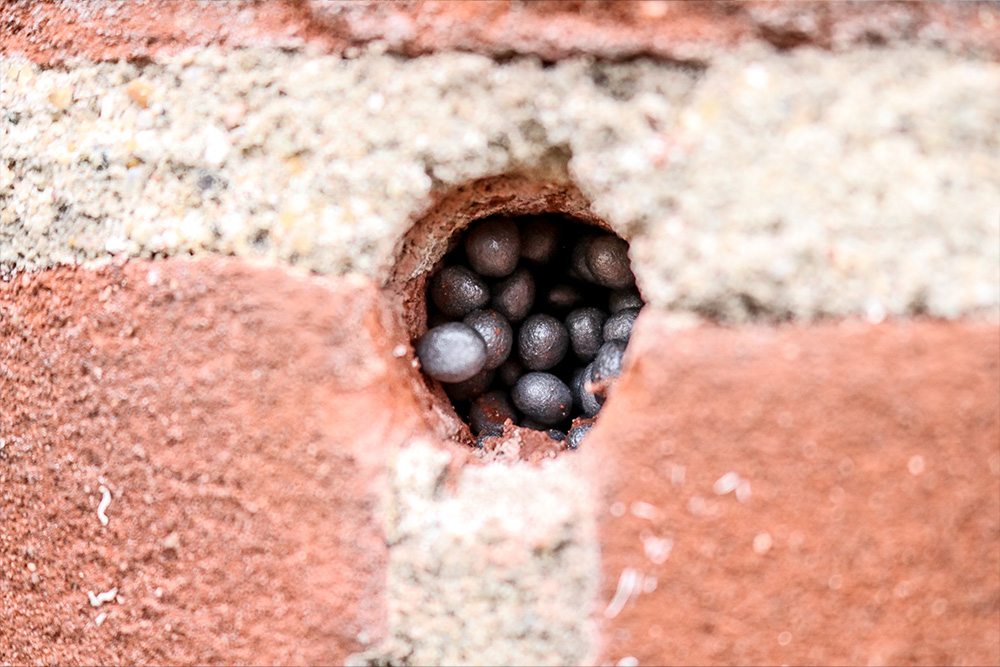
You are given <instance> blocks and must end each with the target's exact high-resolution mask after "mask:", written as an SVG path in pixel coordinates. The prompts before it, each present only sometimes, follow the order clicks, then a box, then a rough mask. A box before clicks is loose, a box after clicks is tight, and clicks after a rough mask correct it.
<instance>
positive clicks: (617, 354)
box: [590, 340, 625, 382]
mask: <svg viewBox="0 0 1000 667" xmlns="http://www.w3.org/2000/svg"><path fill="white" fill-rule="evenodd" d="M624 357H625V343H624V342H622V341H620V340H609V341H608V342H607V343H605V344H604V345H602V346H601V349H600V350H598V351H597V356H596V357H594V363H593V368H592V369H591V371H590V379H591V380H593V381H594V382H603V381H604V380H607V379H610V378H616V377H618V376H619V375H621V372H622V359H624Z"/></svg>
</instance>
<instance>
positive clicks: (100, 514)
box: [97, 484, 111, 526]
mask: <svg viewBox="0 0 1000 667" xmlns="http://www.w3.org/2000/svg"><path fill="white" fill-rule="evenodd" d="M100 491H101V494H102V495H101V502H100V503H98V505H97V518H98V519H99V520H100V522H101V525H102V526H106V525H108V515H107V514H105V513H104V512H105V510H107V509H108V505H110V504H111V492H110V491H108V487H106V486H104V485H103V484H102V485H101V487H100Z"/></svg>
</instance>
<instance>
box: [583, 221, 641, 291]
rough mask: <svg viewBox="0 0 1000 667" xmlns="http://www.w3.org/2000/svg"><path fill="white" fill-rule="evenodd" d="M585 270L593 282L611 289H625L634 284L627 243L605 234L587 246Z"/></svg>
mask: <svg viewBox="0 0 1000 667" xmlns="http://www.w3.org/2000/svg"><path fill="white" fill-rule="evenodd" d="M587 268H588V269H590V273H591V275H593V277H594V282H596V283H597V284H599V285H604V286H605V287H610V288H611V289H625V288H626V287H631V286H632V285H634V284H635V276H634V275H632V267H631V265H630V264H629V261H628V243H626V242H625V241H624V240H623V239H620V238H618V237H617V236H614V235H613V234H607V235H605V236H598V237H597V238H596V239H594V240H593V241H591V242H590V244H589V245H588V246H587Z"/></svg>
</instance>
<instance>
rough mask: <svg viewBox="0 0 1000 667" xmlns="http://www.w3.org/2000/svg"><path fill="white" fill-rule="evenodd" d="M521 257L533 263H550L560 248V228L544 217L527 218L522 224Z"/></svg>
mask: <svg viewBox="0 0 1000 667" xmlns="http://www.w3.org/2000/svg"><path fill="white" fill-rule="evenodd" d="M520 229H521V257H523V258H524V259H526V260H528V261H529V262H531V263H532V264H548V263H549V262H551V261H552V259H553V258H554V257H555V255H556V251H557V250H558V249H559V230H558V229H557V228H556V226H555V225H554V224H553V223H551V222H549V221H548V220H545V219H544V218H536V217H532V218H527V219H525V220H524V221H523V222H522V223H521V225H520Z"/></svg>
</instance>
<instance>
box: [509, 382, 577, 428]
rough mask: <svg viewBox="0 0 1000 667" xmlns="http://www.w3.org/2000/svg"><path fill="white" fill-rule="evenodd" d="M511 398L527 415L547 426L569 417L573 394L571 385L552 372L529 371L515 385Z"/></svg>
mask: <svg viewBox="0 0 1000 667" xmlns="http://www.w3.org/2000/svg"><path fill="white" fill-rule="evenodd" d="M511 398H512V399H513V400H514V405H515V406H516V407H517V409H518V410H520V411H521V412H523V413H524V415H525V416H526V417H529V418H531V419H534V420H536V421H538V422H540V423H542V424H545V425H546V426H552V425H554V424H557V423H559V422H561V421H563V420H564V419H566V418H567V417H569V413H570V410H571V409H572V408H573V394H572V392H570V390H569V387H567V386H566V384H565V383H564V382H563V381H562V380H560V379H559V378H557V377H556V376H555V375H552V374H551V373H528V374H527V375H524V376H522V377H521V379H520V380H518V381H517V384H515V385H514V390H513V391H512V392H511Z"/></svg>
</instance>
